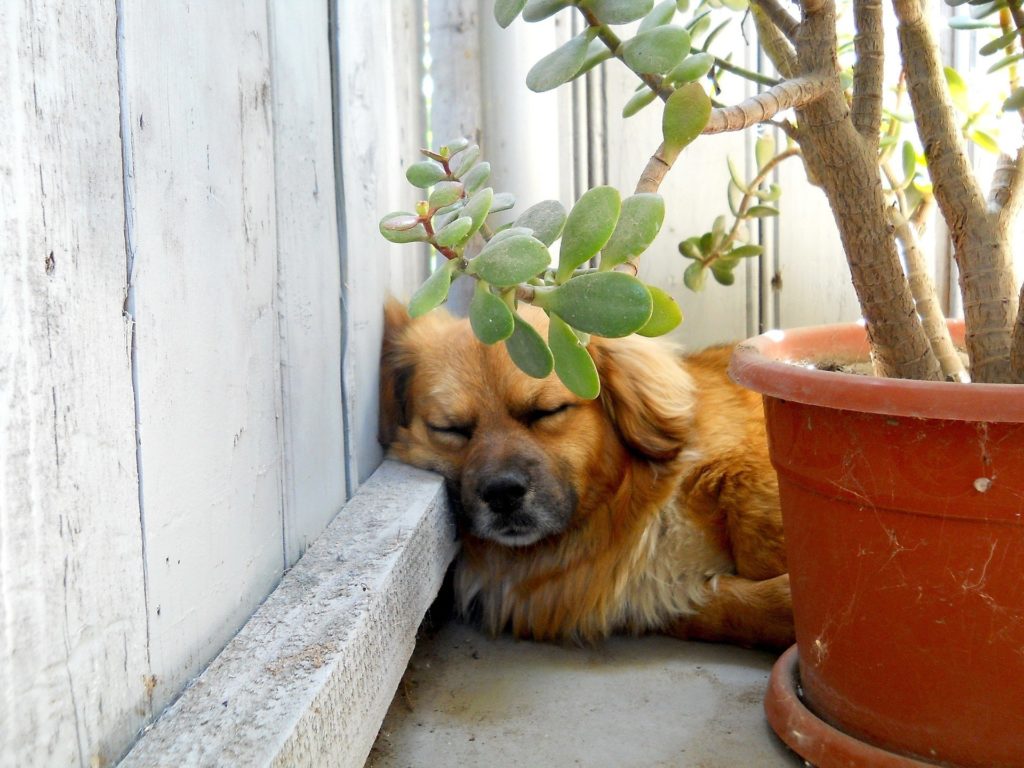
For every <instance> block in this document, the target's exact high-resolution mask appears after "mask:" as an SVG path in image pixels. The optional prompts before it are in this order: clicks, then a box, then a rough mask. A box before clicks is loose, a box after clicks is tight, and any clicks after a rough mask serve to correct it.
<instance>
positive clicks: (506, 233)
mask: <svg viewBox="0 0 1024 768" xmlns="http://www.w3.org/2000/svg"><path fill="white" fill-rule="evenodd" d="M532 235H533V230H532V229H530V228H529V227H518V226H514V225H513V226H511V227H505V229H502V230H500V231H498V232H497V233H495V235H494V237H492V238H491V239H490V240H488V241H487V245H488V247H489V246H492V245H495V244H496V243H500V242H501V241H502V240H505V239H507V238H510V237H530V236H532Z"/></svg>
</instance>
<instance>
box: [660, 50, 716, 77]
mask: <svg viewBox="0 0 1024 768" xmlns="http://www.w3.org/2000/svg"><path fill="white" fill-rule="evenodd" d="M714 65H715V57H714V56H713V55H712V54H710V53H704V52H700V53H695V54H693V55H692V56H687V57H686V58H685V59H683V60H682V62H681V63H680V64H678V65H677V66H676V67H675V68H674V69H672V71H670V72H669V73H668V74H667V75H666V78H668V80H669V81H670V82H673V83H692V82H693V81H695V80H700V79H701V78H702V77H704V75H706V74H707V73H708V72H710V71H711V67H713V66H714Z"/></svg>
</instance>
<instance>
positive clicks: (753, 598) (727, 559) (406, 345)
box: [380, 303, 793, 648]
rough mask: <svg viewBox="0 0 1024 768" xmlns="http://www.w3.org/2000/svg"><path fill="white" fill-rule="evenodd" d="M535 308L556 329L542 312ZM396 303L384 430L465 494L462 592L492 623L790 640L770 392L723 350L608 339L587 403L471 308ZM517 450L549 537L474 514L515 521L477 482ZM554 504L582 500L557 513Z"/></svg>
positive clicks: (598, 354)
mask: <svg viewBox="0 0 1024 768" xmlns="http://www.w3.org/2000/svg"><path fill="white" fill-rule="evenodd" d="M524 314H525V315H526V316H527V317H528V318H529V320H530V322H531V323H533V324H534V325H535V326H536V327H537V328H538V329H539V330H540V331H541V333H542V334H543V333H545V331H546V318H545V317H544V316H543V313H540V312H531V311H530V309H529V308H524ZM386 315H387V330H386V338H385V342H384V350H383V355H382V371H381V381H382V392H381V433H380V434H381V442H382V443H384V444H385V445H387V446H389V447H390V454H391V455H392V456H393V457H395V458H397V459H399V460H401V461H404V462H407V463H409V464H413V465H415V466H419V467H423V468H426V469H432V470H436V471H438V472H440V473H441V474H443V475H444V476H445V477H446V478H447V479H448V481H449V484H450V491H451V493H452V495H453V497H454V498H455V500H456V501H459V500H460V499H461V503H462V505H464V506H465V508H466V509H467V510H470V511H469V512H468V513H465V514H464V515H463V516H462V519H461V523H462V525H461V527H462V529H463V530H462V551H461V554H460V557H459V561H458V564H457V568H456V575H455V587H456V593H457V600H458V601H459V603H460V604H461V606H462V607H463V608H464V609H468V608H469V607H470V605H471V604H476V606H477V607H478V608H479V610H480V611H481V613H482V617H483V620H484V623H485V625H486V626H487V627H488V628H489V629H490V630H491V631H495V632H497V631H501V630H503V629H506V628H510V629H511V630H512V632H513V633H515V634H516V635H518V636H523V637H533V638H538V639H558V638H575V639H581V640H584V641H590V640H595V639H598V638H600V637H603V636H605V635H607V634H609V633H611V632H615V631H620V630H626V631H633V632H647V631H659V632H665V633H668V634H671V635H675V636H678V637H682V638H696V639H702V640H712V641H725V642H733V643H737V644H741V645H759V646H767V647H776V648H778V647H783V646H785V645H788V644H790V643H791V642H792V641H793V624H792V616H791V609H790V596H789V580H788V576H787V575H786V564H785V555H784V551H783V540H782V525H781V518H780V513H779V505H778V487H777V484H776V479H775V473H774V471H773V470H772V467H771V465H770V463H769V461H768V456H767V448H766V442H765V433H764V425H763V421H762V414H761V403H760V399H759V397H758V396H757V395H754V394H752V393H750V392H748V391H746V390H743V389H741V388H739V387H737V386H735V385H734V384H732V383H731V382H730V381H729V379H728V378H727V376H726V373H725V366H726V363H727V361H728V356H729V352H728V350H727V349H724V348H718V349H711V350H707V351H705V352H701V353H698V354H694V355H690V356H686V357H682V356H680V355H679V354H678V353H677V352H675V351H674V350H672V349H671V348H669V347H667V346H665V345H663V344H661V343H659V342H655V341H650V340H647V339H643V338H639V337H631V338H628V339H616V340H606V339H599V338H596V337H595V338H593V339H592V341H591V346H590V349H591V352H592V354H593V355H594V358H595V361H596V363H597V366H598V370H599V371H600V374H601V381H602V394H601V396H600V398H599V399H598V400H595V401H585V400H581V399H579V398H578V397H576V396H574V395H572V394H571V393H570V392H569V391H568V390H567V389H566V388H565V387H564V386H563V385H562V384H561V382H559V381H558V379H557V378H556V377H555V376H553V375H552V376H549V377H548V378H546V379H543V380H538V379H533V378H530V377H528V376H526V375H525V374H523V373H522V372H520V371H519V370H518V369H517V368H516V367H515V365H514V364H513V363H512V362H511V360H510V359H509V357H508V355H507V353H506V352H505V350H504V347H503V345H500V344H499V345H496V346H493V347H486V346H484V345H482V344H480V343H479V342H478V341H476V340H475V338H474V337H473V333H472V331H471V329H470V328H469V324H468V323H467V322H466V321H458V320H455V319H453V318H451V317H450V316H448V315H447V314H445V313H444V312H433V313H430V314H429V315H427V316H425V317H423V318H420V319H418V320H415V321H410V320H409V318H408V315H407V314H406V312H405V310H404V308H402V307H401V306H400V305H398V304H395V303H392V304H389V306H388V308H387V313H386ZM559 409H560V410H559ZM537 414H540V415H539V416H538V415H537ZM438 425H440V426H441V427H443V428H444V429H441V430H439V429H438ZM451 425H455V426H456V427H457V428H458V429H459V430H461V432H458V433H457V432H453V431H452V430H451V429H450V426H451ZM515 466H522V467H525V468H527V469H524V472H528V473H529V475H530V477H531V485H530V488H531V490H530V491H528V492H527V493H529V494H530V495H529V496H528V498H529V499H530V500H531V501H530V503H531V504H532V506H530V507H529V509H530V510H533V511H534V512H535V515H534V517H535V518H536V519H537V520H538V521H545V522H544V523H543V524H542V523H541V522H537V524H536V526H535V527H536V528H537V529H538V530H539V531H540V533H537V534H536V535H538V536H539V535H541V533H544V534H545V535H543V536H542V537H541V538H539V540H536V541H532V540H528V539H526V538H524V541H526V543H525V544H524V545H522V546H509V545H508V543H507V542H505V543H500V542H499V541H497V540H495V536H497V537H498V538H500V537H501V535H502V534H500V533H499V534H494V535H491V533H485V534H483V535H481V533H480V532H479V531H477V530H475V528H476V527H481V528H482V529H484V530H485V531H493V530H495V526H499V525H502V523H500V522H496V521H499V519H500V515H498V514H497V513H495V512H493V511H492V509H491V508H489V507H488V506H487V504H483V503H481V502H480V499H479V498H478V497H477V495H474V494H475V493H476V491H477V490H478V489H480V488H484V489H485V490H484V491H481V493H486V492H487V490H489V486H488V485H487V483H488V482H489V478H490V477H492V476H493V475H494V474H495V473H496V472H498V473H500V472H503V471H504V468H506V467H515ZM534 481H535V482H534ZM534 485H536V489H534ZM517 492H518V491H517ZM567 499H571V500H572V502H575V503H574V504H572V503H571V502H569V501H567ZM495 503H499V502H495ZM545 504H547V505H548V507H550V508H552V509H562V508H567V509H569V508H570V507H571V509H570V513H569V514H568V516H567V517H566V518H565V519H564V520H562V519H561V518H559V517H558V515H557V514H555V513H553V512H552V513H550V515H549V514H548V507H545ZM496 508H497V507H494V509H496ZM473 510H477V511H475V512H474V511H473ZM522 517H523V518H524V519H526V522H524V523H523V526H522V528H523V530H525V531H526V532H525V533H517V532H516V531H512V532H511V533H509V534H508V535H509V536H513V537H514V536H522V537H528V536H529V535H531V533H530V530H529V529H530V525H529V523H530V522H531V521H532V520H533V518H531V517H530V516H529V515H527V514H526V513H525V512H524V514H523V515H522ZM548 517H551V518H552V520H548ZM483 518H486V519H483ZM556 518H557V519H556ZM544 525H547V526H548V527H544ZM488 526H490V527H488ZM509 530H510V531H511V530H512V529H511V528H510V529H509ZM517 530H518V529H517ZM548 530H550V531H551V532H550V533H545V532H547V531H548Z"/></svg>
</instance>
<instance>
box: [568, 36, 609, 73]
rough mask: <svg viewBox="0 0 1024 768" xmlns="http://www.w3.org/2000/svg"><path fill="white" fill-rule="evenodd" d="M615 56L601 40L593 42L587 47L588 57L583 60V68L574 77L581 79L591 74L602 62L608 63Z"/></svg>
mask: <svg viewBox="0 0 1024 768" xmlns="http://www.w3.org/2000/svg"><path fill="white" fill-rule="evenodd" d="M614 55H615V54H614V53H612V51H611V49H610V48H609V47H608V46H607V45H605V44H604V43H603V42H602V41H600V40H591V41H590V45H588V46H587V57H586V58H585V59H584V60H583V66H582V67H580V69H579V71H578V72H577V73H576V74H575V75H573V77H579V76H580V75H582V74H584V73H585V72H589V71H590V70H592V69H593V68H594V67H596V66H597V65H598V64H600V63H601V62H602V61H607V60H608V59H610V58H611V57H612V56H614Z"/></svg>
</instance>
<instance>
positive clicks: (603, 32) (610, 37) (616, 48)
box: [576, 5, 672, 101]
mask: <svg viewBox="0 0 1024 768" xmlns="http://www.w3.org/2000/svg"><path fill="white" fill-rule="evenodd" d="M576 10H578V11H579V12H580V13H581V14H583V18H584V20H585V21H586V22H587V26H589V27H591V28H593V29H596V30H597V37H598V39H599V40H600V41H601V42H602V43H604V44H605V46H606V47H607V48H608V50H609V51H611V52H612V55H613V56H614V57H615V58H617V59H618V60H619V61H621V62H622V63H623V64H626V60H625V58H623V56H622V40H620V39H619V36H618V35H616V34H615V33H614V32H613V31H612V29H611V27H609V26H608V25H607V24H604V23H602V21H601V20H600V19H599V18H597V16H595V15H594V12H593V11H591V10H590V9H589V8H584V7H582V6H579V5H577V6H576ZM626 66H627V67H628V68H629V71H630V72H632V73H633V74H634V75H636V76H637V77H639V78H640V79H641V80H643V81H644V84H645V85H646V86H647V87H648V88H650V89H651V90H652V91H654V92H655V93H656V94H658V97H659V98H660V99H661V100H662V101H667V100H668V97H669V96H671V95H672V89H671V88H667V87H665V84H664V78H662V77H659V76H658V75H651V74H648V73H645V72H637V71H636V70H635V69H633V68H632V67H630V66H629V64H626Z"/></svg>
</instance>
